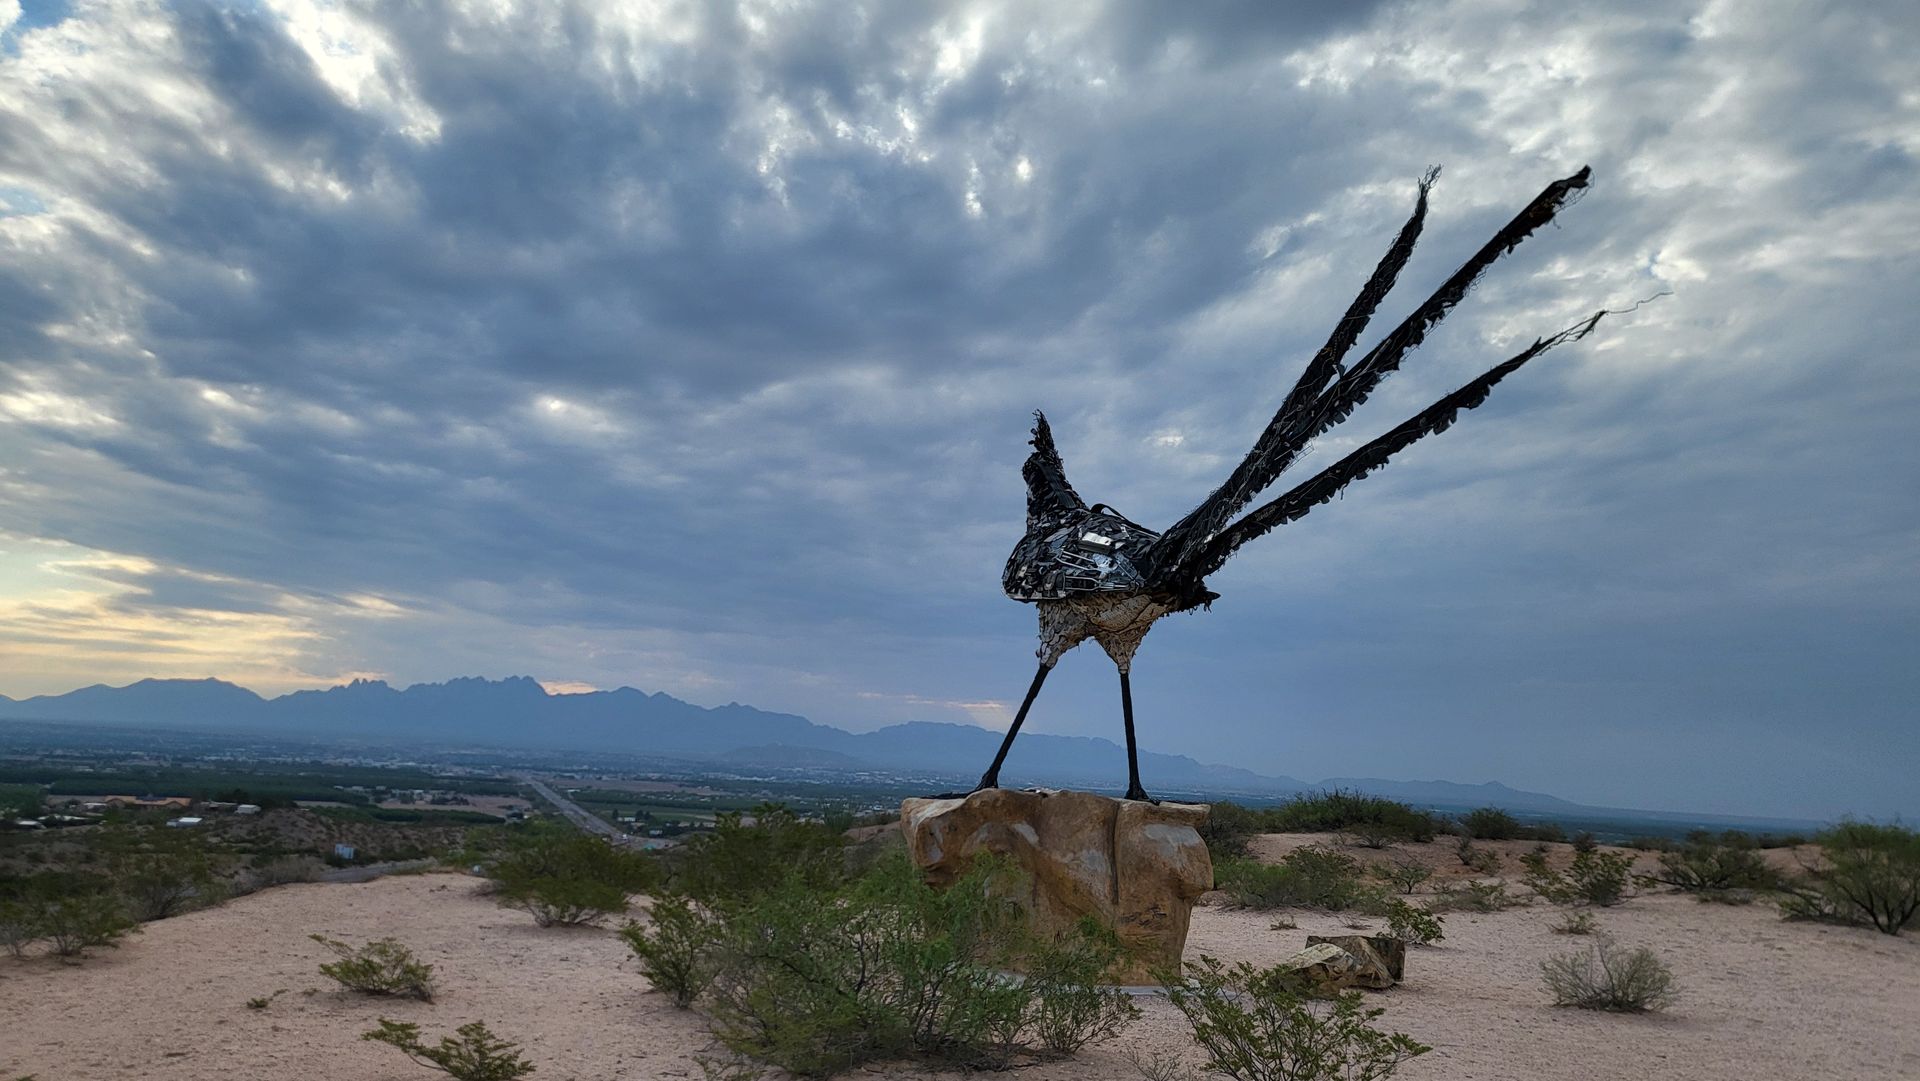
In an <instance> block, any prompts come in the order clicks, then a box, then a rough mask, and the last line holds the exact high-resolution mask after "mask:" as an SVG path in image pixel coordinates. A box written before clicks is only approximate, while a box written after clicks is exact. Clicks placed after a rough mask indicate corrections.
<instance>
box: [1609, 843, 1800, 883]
mask: <svg viewBox="0 0 1920 1081" xmlns="http://www.w3.org/2000/svg"><path fill="white" fill-rule="evenodd" d="M1641 881H1642V882H1644V883H1646V884H1648V885H1661V886H1672V887H1673V888H1674V889H1677V890H1680V891H1682V892H1685V893H1698V894H1702V895H1707V894H1717V893H1723V892H1725V891H1728V890H1774V889H1778V888H1780V875H1779V872H1777V871H1775V870H1774V869H1773V868H1772V867H1770V866H1768V865H1767V861H1766V859H1765V858H1764V857H1762V856H1761V855H1760V852H1759V850H1758V849H1755V848H1752V847H1750V846H1736V845H1729V844H1721V843H1718V842H1716V841H1713V840H1698V841H1690V842H1688V844H1687V845H1686V847H1684V848H1681V849H1679V850H1678V851H1673V852H1662V853H1661V854H1660V869H1659V870H1658V871H1655V872H1653V873H1652V874H1650V875H1644V876H1642V878H1641Z"/></svg>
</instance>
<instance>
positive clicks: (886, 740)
mask: <svg viewBox="0 0 1920 1081" xmlns="http://www.w3.org/2000/svg"><path fill="white" fill-rule="evenodd" d="M0 720H20V721H54V722H67V723H80V724H109V725H116V726H124V727H135V728H170V729H189V730H196V731H202V732H232V733H234V734H236V735H239V734H245V735H252V736H262V735H270V736H276V737H281V738H305V739H315V740H323V741H334V740H338V741H347V742H358V743H394V744H415V743H433V744H436V745H440V746H444V747H448V748H456V747H493V748H517V749H528V750H536V749H537V750H545V751H568V750H578V751H597V752H611V753H625V754H632V755H644V756H649V757H657V758H671V759H681V760H688V761H693V762H705V763H710V764H712V765H713V766H715V767H716V768H725V769H740V770H753V769H788V770H791V769H805V770H813V771H825V772H849V773H853V772H875V771H879V772H899V773H911V774H922V775H934V776H940V777H950V778H951V779H953V780H954V781H957V782H964V781H966V780H969V779H971V778H972V777H973V776H974V775H975V771H977V770H979V769H981V768H982V767H983V766H984V765H985V764H986V762H987V761H988V760H990V759H991V758H992V756H993V753H994V751H995V750H996V749H997V748H998V746H999V742H1000V738H1001V734H1000V733H998V732H993V731H990V730H988V729H984V728H979V727H976V726H973V725H964V724H940V723H931V722H925V721H914V722H909V723H905V724H897V725H892V726H889V727H886V728H882V729H879V730H877V731H873V732H859V733H855V732H847V731H844V730H842V729H839V728H834V727H832V726H830V725H824V724H817V723H815V722H813V721H810V720H808V719H806V718H805V717H800V716H796V715H794V714H791V713H772V712H768V711H766V710H761V709H755V708H754V707H752V706H744V705H740V704H738V703H732V702H730V703H728V704H726V705H724V706H716V707H713V708H706V707H702V706H696V705H693V704H692V703H689V702H683V701H681V700H680V699H678V698H675V697H673V696H672V695H668V694H664V693H655V694H648V693H647V692H645V691H639V690H635V689H633V688H631V687H621V688H619V689H617V690H610V691H593V692H589V693H585V694H551V693H549V692H548V691H547V690H546V688H544V687H542V686H541V685H540V683H539V682H538V681H536V680H533V679H530V678H528V677H525V676H515V677H510V678H508V679H502V680H490V679H481V678H461V679H453V680H448V681H447V682H445V683H417V684H414V685H412V686H410V687H406V688H396V687H393V686H391V685H389V684H387V683H386V682H384V681H381V680H355V681H353V682H352V683H348V684H345V685H342V686H337V687H330V688H328V689H326V690H313V691H295V692H293V693H291V694H285V695H281V696H279V697H277V698H263V697H261V696H260V695H258V694H255V693H254V692H253V691H250V690H248V689H246V688H245V687H240V686H236V685H234V684H232V683H227V682H225V681H223V680H218V679H200V680H181V679H143V680H140V681H139V682H137V683H132V684H129V685H127V686H125V687H108V686H105V685H102V684H96V685H94V686H91V687H82V688H80V689H79V690H76V691H70V692H68V693H66V694H58V695H39V696H35V697H32V698H27V699H23V700H19V701H15V700H14V699H11V698H7V697H6V696H4V695H0ZM1140 770H1141V773H1142V774H1143V775H1145V776H1147V777H1150V778H1152V779H1153V783H1154V787H1155V788H1156V790H1162V791H1167V792H1178V793H1207V794H1216V795H1223V796H1224V795H1253V796H1283V795H1290V794H1293V793H1297V792H1303V791H1311V790H1315V789H1319V788H1324V787H1342V788H1353V789H1358V790H1361V791H1365V792H1370V793H1374V794H1377V795H1382V796H1388V797H1391V798H1394V799H1400V800H1406V801H1408V802H1414V803H1422V804H1440V805H1450V806H1484V805H1496V806H1501V807H1505V808H1508V809H1510V810H1517V811H1537V812H1545V813H1553V812H1569V811H1577V810H1581V809H1583V808H1581V806H1580V805H1579V804H1575V803H1570V802H1568V801H1566V800H1563V799H1559V798H1557V797H1554V796H1549V795H1546V794H1543V793H1539V792H1524V791H1521V790H1518V789H1513V788H1509V787H1507V786H1506V785H1502V784H1498V783H1489V784H1483V785H1467V784H1456V783H1453V782H1448V781H1390V780H1383V779H1379V778H1335V779H1331V780H1327V781H1321V782H1318V783H1309V782H1306V781H1302V780H1299V779H1297V778H1293V777H1286V776H1270V775H1265V774H1260V773H1255V772H1253V771H1252V770H1246V769H1240V768H1237V767H1233V766H1221V765H1208V764H1205V763H1201V762H1197V761H1195V760H1194V759H1192V758H1189V757H1187V756H1185V755H1170V754H1156V753H1153V752H1148V751H1143V752H1142V753H1141V755H1140ZM1125 775H1126V752H1125V751H1124V750H1123V749H1122V748H1121V747H1120V746H1119V745H1118V744H1115V743H1113V742H1112V741H1110V740H1105V739H1095V738H1089V737H1084V736H1056V735H1048V734H1045V733H1038V732H1035V733H1028V734H1027V735H1025V736H1023V737H1022V738H1021V739H1020V741H1019V742H1018V743H1017V744H1015V745H1014V749H1013V752H1012V754H1010V755H1009V756H1008V759H1007V765H1006V769H1005V771H1004V772H1003V779H1004V781H1005V782H1006V783H1008V784H1032V783H1048V784H1076V785H1092V786H1099V787H1111V786H1113V785H1114V783H1115V781H1116V779H1118V778H1121V777H1124V776H1125Z"/></svg>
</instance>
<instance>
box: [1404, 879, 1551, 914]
mask: <svg viewBox="0 0 1920 1081" xmlns="http://www.w3.org/2000/svg"><path fill="white" fill-rule="evenodd" d="M1526 903H1527V901H1526V899H1525V898H1523V897H1519V896H1517V895H1515V894H1511V893H1508V892H1507V887H1506V884H1505V883H1504V882H1463V883H1461V884H1460V885H1459V886H1456V887H1455V888H1453V889H1450V890H1446V891H1444V892H1441V893H1437V894H1435V895H1434V897H1433V900H1432V901H1431V902H1430V903H1429V904H1428V906H1427V907H1428V908H1430V909H1432V910H1433V911H1435V912H1501V911H1504V910H1506V909H1509V908H1518V907H1519V906H1521V905H1524V904H1526Z"/></svg>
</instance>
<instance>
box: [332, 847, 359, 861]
mask: <svg viewBox="0 0 1920 1081" xmlns="http://www.w3.org/2000/svg"><path fill="white" fill-rule="evenodd" d="M333 854H334V855H335V856H337V857H338V858H340V859H343V860H352V859H353V858H354V857H355V856H358V855H359V854H360V850H359V849H357V848H355V847H353V846H352V845H344V844H342V845H334V846H333Z"/></svg>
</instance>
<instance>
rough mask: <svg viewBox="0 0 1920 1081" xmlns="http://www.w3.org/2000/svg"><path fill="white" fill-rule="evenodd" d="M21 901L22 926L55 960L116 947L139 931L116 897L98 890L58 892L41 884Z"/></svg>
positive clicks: (94, 887) (90, 888)
mask: <svg viewBox="0 0 1920 1081" xmlns="http://www.w3.org/2000/svg"><path fill="white" fill-rule="evenodd" d="M42 882H43V884H41V885H39V886H37V888H34V889H32V890H31V892H30V893H29V894H28V896H27V899H26V901H25V910H26V918H25V924H26V926H27V927H30V928H31V929H32V932H33V938H34V939H37V940H39V941H44V942H45V943H46V944H47V945H48V946H49V947H51V948H52V950H53V953H54V955H55V956H57V957H84V956H86V953H87V951H88V950H90V949H93V948H94V947H96V946H109V947H117V946H119V945H120V940H121V939H123V938H125V937H127V935H128V934H130V933H132V932H135V931H138V930H139V929H140V927H139V922H138V921H136V920H135V919H134V918H133V915H132V914H131V913H129V912H128V911H127V906H126V903H125V902H124V901H122V900H121V899H120V898H119V897H118V896H117V895H115V894H114V893H113V892H111V891H110V890H108V889H106V888H104V887H102V886H80V887H78V888H73V889H67V890H61V889H58V888H57V887H55V886H53V885H52V884H51V881H50V880H42Z"/></svg>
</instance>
